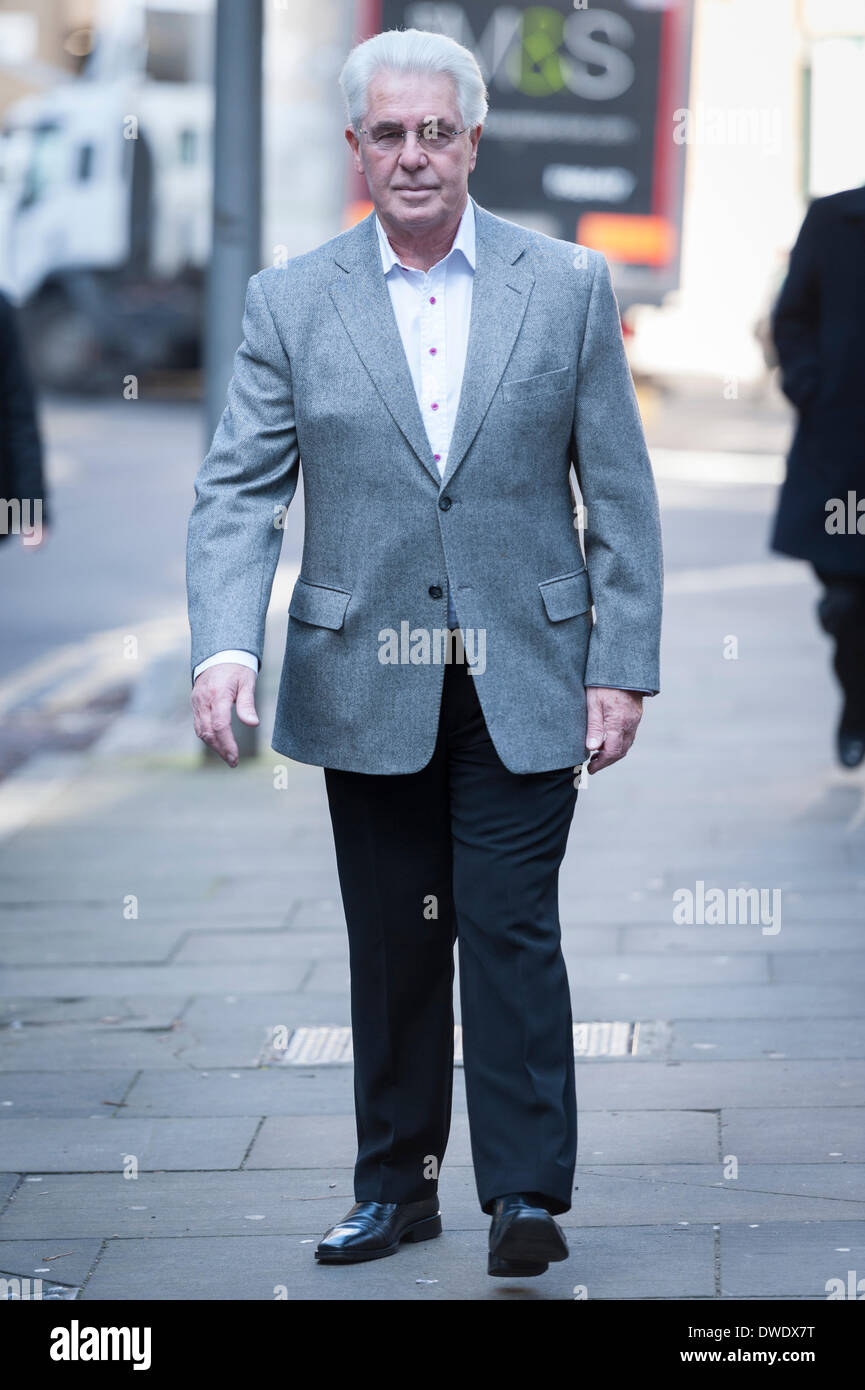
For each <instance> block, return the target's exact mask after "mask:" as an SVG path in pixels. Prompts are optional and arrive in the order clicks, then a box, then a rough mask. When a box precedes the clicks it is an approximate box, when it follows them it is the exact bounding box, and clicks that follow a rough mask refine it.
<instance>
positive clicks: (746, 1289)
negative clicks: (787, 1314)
mask: <svg viewBox="0 0 865 1390" xmlns="http://www.w3.org/2000/svg"><path fill="white" fill-rule="evenodd" d="M720 1243H721V1291H722V1293H723V1294H724V1296H725V1297H727V1298H767V1297H770V1296H776V1297H777V1296H779V1293H778V1291H779V1290H782V1291H783V1294H785V1295H786V1296H788V1297H790V1296H795V1295H800V1296H803V1297H810V1298H822V1299H823V1300H824V1301H825V1300H826V1299H827V1298H828V1297H829V1294H830V1293H834V1294H836V1295H837V1294H839V1293H840V1292H841V1291H842V1289H843V1290H845V1291H847V1297H849V1296H850V1290H851V1289H855V1290H856V1292H855V1297H856V1298H857V1299H861V1298H862V1294H863V1292H865V1285H863V1286H862V1287H859V1280H860V1279H862V1278H863V1277H865V1222H862V1221H832V1220H828V1221H802V1222H799V1221H789V1222H788V1221H780V1222H773V1221H764V1222H760V1223H759V1224H750V1225H744V1226H742V1225H728V1224H727V1223H726V1222H724V1223H722V1225H721V1231H720ZM850 1271H852V1272H853V1275H854V1278H853V1279H852V1280H851V1278H850ZM830 1281H831V1282H830ZM837 1281H840V1283H841V1288H839V1284H838V1282H837ZM827 1286H828V1287H827Z"/></svg>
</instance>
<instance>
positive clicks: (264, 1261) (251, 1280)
mask: <svg viewBox="0 0 865 1390" xmlns="http://www.w3.org/2000/svg"><path fill="white" fill-rule="evenodd" d="M320 1236H321V1231H319V1230H318V1229H314V1230H310V1231H308V1232H305V1233H300V1232H298V1233H297V1234H295V1235H292V1236H289V1237H280V1236H270V1235H265V1236H256V1237H252V1236H246V1237H243V1236H238V1237H234V1238H233V1239H226V1238H224V1237H223V1238H220V1237H210V1238H206V1239H202V1238H198V1237H195V1236H191V1237H186V1238H185V1239H182V1240H180V1239H174V1240H172V1239H164V1238H161V1237H157V1238H154V1239H150V1240H135V1239H119V1240H111V1241H108V1242H107V1243H106V1246H105V1250H104V1253H103V1255H102V1258H101V1259H100V1261H99V1265H98V1267H97V1269H96V1271H95V1273H94V1274H93V1276H92V1277H91V1278H90V1280H89V1282H88V1284H87V1287H86V1288H85V1290H84V1292H83V1294H82V1300H83V1301H87V1300H91V1299H104V1300H114V1299H141V1300H155V1299H182V1300H188V1299H208V1300H209V1299H238V1300H244V1301H248V1300H268V1301H270V1300H276V1301H281V1300H283V1299H286V1300H288V1301H295V1300H298V1299H302V1300H303V1301H305V1302H306V1301H311V1302H331V1301H335V1302H336V1301H338V1302H344V1301H345V1300H347V1299H357V1300H360V1301H369V1302H374V1301H380V1300H381V1301H384V1300H386V1301H388V1302H391V1301H403V1300H405V1301H413V1302H415V1301H416V1302H441V1301H442V1300H446V1301H457V1300H459V1301H472V1302H474V1301H491V1302H498V1303H512V1302H515V1301H518V1302H522V1301H527V1302H532V1301H534V1302H545V1301H550V1300H563V1299H565V1300H568V1301H574V1299H575V1298H579V1299H580V1300H583V1299H586V1300H591V1299H613V1298H615V1299H625V1298H693V1297H705V1298H710V1297H712V1295H713V1290H714V1269H713V1255H714V1240H713V1232H712V1231H711V1229H710V1228H707V1227H692V1228H691V1229H689V1230H684V1231H683V1230H680V1229H677V1228H675V1227H673V1228H670V1227H652V1226H641V1227H622V1228H617V1227H610V1228H608V1229H606V1230H598V1229H595V1230H592V1231H591V1232H580V1233H578V1234H577V1233H574V1234H573V1235H572V1236H571V1240H570V1246H571V1254H570V1257H569V1258H568V1259H567V1260H563V1261H562V1262H561V1263H559V1264H555V1265H550V1267H549V1269H548V1270H547V1272H546V1274H544V1275H541V1276H539V1277H538V1278H535V1279H493V1278H490V1276H489V1275H488V1274H487V1272H486V1239H487V1235H486V1231H485V1230H478V1231H473V1232H463V1231H455V1230H445V1231H444V1232H443V1234H442V1235H441V1236H440V1237H439V1238H438V1239H437V1240H431V1241H425V1242H424V1243H423V1244H421V1245H404V1246H402V1247H401V1248H400V1250H399V1251H398V1253H397V1254H396V1255H394V1256H393V1257H392V1258H390V1259H386V1260H373V1261H369V1262H367V1263H364V1264H357V1265H351V1266H345V1267H340V1266H334V1265H331V1266H324V1265H319V1264H318V1263H317V1261H316V1260H315V1257H314V1254H313V1251H314V1249H315V1245H316V1243H317V1241H318V1239H319V1237H320Z"/></svg>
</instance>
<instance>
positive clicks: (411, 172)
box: [345, 69, 481, 235]
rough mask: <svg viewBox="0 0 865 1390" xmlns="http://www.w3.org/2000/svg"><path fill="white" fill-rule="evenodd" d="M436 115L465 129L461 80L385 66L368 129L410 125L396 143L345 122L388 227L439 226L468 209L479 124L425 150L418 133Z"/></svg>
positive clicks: (374, 86) (372, 91)
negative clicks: (384, 145)
mask: <svg viewBox="0 0 865 1390" xmlns="http://www.w3.org/2000/svg"><path fill="white" fill-rule="evenodd" d="M431 118H434V119H435V120H437V122H438V125H439V127H440V128H441V129H443V130H460V129H461V128H462V126H463V124H464V122H463V121H462V120H461V119H460V112H459V107H458V105H457V91H456V84H455V83H454V81H453V79H452V78H450V77H448V76H446V75H445V74H443V73H400V72H389V71H387V70H384V69H383V70H380V71H379V72H377V73H376V74H375V76H374V77H373V78H372V80H371V81H370V84H369V87H368V89H367V112H366V116H365V117H364V120H363V122H362V125H363V129H364V130H367V131H371V132H372V133H373V134H374V135H375V134H378V133H379V132H380V131H382V130H384V129H386V128H388V127H402V129H404V130H406V131H409V132H411V133H410V134H408V135H407V136H406V139H405V141H404V143H402V144H401V145H400V146H398V147H397V148H396V149H394V150H383V149H381V148H380V147H378V146H376V145H375V144H373V143H372V142H371V140H370V139H369V137H368V136H367V135H361V136H360V138H359V139H358V136H357V135H356V134H355V132H354V130H353V129H352V127H351V126H347V127H346V132H345V134H346V139H347V140H348V142H349V144H350V145H351V148H352V150H353V151H354V158H355V168H356V169H357V171H358V173H362V174H365V175H366V181H367V185H368V187H369V193H370V197H371V198H372V201H373V203H374V204H375V208H376V211H377V212H378V214H379V216H380V217H381V219H382V222H384V224H385V225H386V226H390V227H393V228H395V229H396V230H398V231H399V230H402V231H403V232H404V233H405V234H407V235H417V234H418V233H420V234H423V233H424V232H425V231H434V230H435V229H436V228H437V227H440V226H444V225H445V224H447V223H448V222H449V221H451V220H453V218H454V217H456V216H457V215H458V214H459V213H460V212H461V211H462V209H463V206H464V204H465V200H466V194H467V191H468V177H469V173H470V172H471V170H472V169H473V168H474V167H475V161H476V159H477V144H478V140H479V139H480V133H481V127H480V126H478V127H476V129H475V130H473V131H465V132H464V133H463V134H462V135H458V136H457V138H456V139H455V140H453V141H452V142H451V143H450V145H449V146H448V147H447V148H446V149H444V150H436V151H431V152H427V151H425V150H424V149H422V148H421V146H420V145H419V144H418V142H417V140H416V138H415V135H414V132H416V131H417V130H418V129H422V128H423V127H424V126H426V125H427V123H428V122H429V121H430V120H431Z"/></svg>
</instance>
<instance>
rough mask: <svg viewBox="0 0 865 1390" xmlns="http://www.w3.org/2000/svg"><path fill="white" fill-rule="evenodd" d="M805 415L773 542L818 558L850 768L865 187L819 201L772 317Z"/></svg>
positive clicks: (862, 591)
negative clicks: (832, 640)
mask: <svg viewBox="0 0 865 1390" xmlns="http://www.w3.org/2000/svg"><path fill="white" fill-rule="evenodd" d="M772 331H773V337H774V341H775V347H776V349H777V354H778V361H779V364H780V367H781V386H782V389H783V391H784V394H785V395H786V396H787V397H788V398H789V400H791V401H792V402H793V404H794V405H795V406H796V408H797V410H798V412H799V420H798V426H797V429H796V433H795V436H794V439H793V445H792V448H791V450H790V456H789V458H788V461H787V478H786V481H785V483H784V485H783V488H782V490H781V497H780V502H779V506H778V513H777V516H776V519H775V529H774V533H773V537H772V546H773V548H774V549H775V550H777V551H780V552H781V553H782V554H785V555H794V556H796V557H798V558H799V559H803V560H809V561H810V562H811V564H812V565H813V566H814V570H815V572H816V574H817V577H818V578H819V580H820V582H821V583H822V584H823V585H824V593H823V597H822V598H821V600H820V602H819V604H818V606H817V614H818V618H819V621H820V624H821V626H822V627H823V629H824V631H825V632H827V633H828V634H829V635H830V637H832V638H833V639H834V643H835V648H834V662H833V664H834V667H835V674H836V675H837V677H838V680H839V682H840V685H841V690H842V694H843V700H842V708H841V717H840V721H839V724H838V729H837V735H836V746H837V751H838V758H839V760H840V762H841V763H842V764H843V766H844V767H850V768H854V767H858V766H859V764H860V763H861V762H862V760H863V758H865V186H863V187H861V188H853V189H850V190H848V191H847V192H844V193H835V194H833V195H832V196H831V197H828V198H818V199H817V200H816V201H815V202H813V203H812V204H811V207H810V208H809V210H808V213H807V216H806V217H805V220H804V222H803V223H802V228H801V230H800V232H799V236H798V238H797V241H796V244H795V246H794V247H793V250H792V252H791V255H790V266H789V270H788V272H787V278H786V280H785V281H784V285H783V287H782V289H781V293H780V295H779V297H778V302H777V304H776V306H775V310H774V313H773V316H772Z"/></svg>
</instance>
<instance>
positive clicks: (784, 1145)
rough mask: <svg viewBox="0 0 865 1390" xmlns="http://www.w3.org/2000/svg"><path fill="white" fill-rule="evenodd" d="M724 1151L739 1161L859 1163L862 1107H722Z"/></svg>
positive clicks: (864, 1131)
mask: <svg viewBox="0 0 865 1390" xmlns="http://www.w3.org/2000/svg"><path fill="white" fill-rule="evenodd" d="M721 1144H722V1146H723V1151H724V1153H725V1154H736V1155H737V1156H738V1158H739V1160H740V1162H742V1163H784V1162H785V1161H787V1160H788V1159H790V1158H794V1159H795V1161H796V1162H797V1163H863V1162H865V1110H863V1109H862V1108H861V1107H857V1106H853V1107H851V1108H850V1109H840V1108H839V1109H834V1110H833V1109H829V1108H828V1107H825V1106H824V1107H823V1108H822V1109H819V1110H817V1109H812V1110H809V1109H807V1107H805V1106H791V1107H790V1108H789V1109H783V1108H782V1107H777V1108H775V1109H772V1110H736V1109H733V1108H730V1109H725V1110H722V1111H721Z"/></svg>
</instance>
